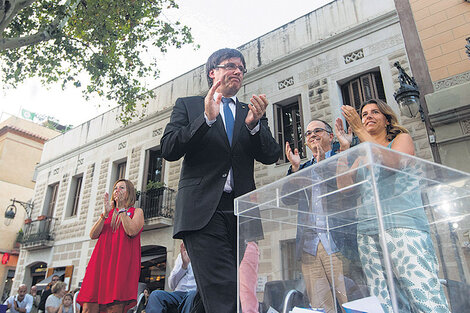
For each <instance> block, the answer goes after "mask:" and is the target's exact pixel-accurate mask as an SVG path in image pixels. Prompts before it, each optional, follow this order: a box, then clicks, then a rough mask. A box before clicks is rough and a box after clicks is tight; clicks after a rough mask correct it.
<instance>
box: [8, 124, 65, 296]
mask: <svg viewBox="0 0 470 313" xmlns="http://www.w3.org/2000/svg"><path fill="white" fill-rule="evenodd" d="M58 134H59V132H57V131H55V130H52V129H49V128H46V127H43V126H40V125H38V124H36V123H33V122H31V121H27V120H24V119H21V118H18V117H15V116H11V117H9V118H8V119H6V120H5V121H3V122H1V123H0V208H1V209H2V210H3V211H2V214H1V215H0V233H1V234H2V235H1V238H2V240H1V241H0V254H1V255H0V257H2V258H3V256H4V255H5V254H8V255H10V257H9V260H8V261H7V262H6V263H5V264H0V282H1V283H0V298H2V299H3V298H4V297H5V296H7V295H8V294H9V293H10V291H11V290H12V289H11V287H12V281H13V277H14V276H13V275H14V273H15V271H16V265H17V260H18V254H19V244H17V238H18V236H19V232H20V230H21V231H23V230H24V226H23V223H24V220H25V219H26V218H27V213H26V210H25V209H24V207H23V206H22V205H21V204H20V203H14V206H15V207H16V214H15V216H14V218H7V216H5V214H4V213H5V212H6V211H7V208H12V207H10V205H12V204H13V202H12V199H15V200H18V201H22V202H25V203H27V202H29V201H30V200H31V198H32V197H33V192H34V185H35V184H34V181H33V174H34V168H35V166H36V164H37V163H38V162H39V161H40V159H41V153H42V149H43V146H44V142H46V140H48V139H50V138H53V137H55V136H57V135H58ZM20 236H21V235H20ZM44 270H45V269H44ZM38 273H39V274H40V272H38ZM43 276H44V275H43ZM13 291H16V289H14V288H13ZM2 303H3V302H2Z"/></svg>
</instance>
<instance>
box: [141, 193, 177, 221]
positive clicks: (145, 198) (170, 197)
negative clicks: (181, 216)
mask: <svg viewBox="0 0 470 313" xmlns="http://www.w3.org/2000/svg"><path fill="white" fill-rule="evenodd" d="M174 196H175V191H174V190H173V189H170V188H168V187H161V188H158V189H152V190H148V191H145V192H142V193H141V194H140V206H141V208H142V210H143V211H144V217H145V219H146V220H147V219H151V218H155V217H165V218H170V219H172V218H173V214H174V209H173V204H174Z"/></svg>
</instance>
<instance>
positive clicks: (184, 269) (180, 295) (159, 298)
mask: <svg viewBox="0 0 470 313" xmlns="http://www.w3.org/2000/svg"><path fill="white" fill-rule="evenodd" d="M168 286H169V287H170V289H173V292H169V291H164V290H154V291H152V293H151V294H150V297H149V301H148V304H147V307H146V308H145V311H146V312H147V313H166V312H174V311H177V312H181V313H189V312H190V310H191V306H192V302H193V298H194V296H195V295H196V289H197V286H196V280H195V278H194V274H193V268H192V266H191V260H190V259H189V256H188V252H187V251H186V248H185V246H184V244H183V243H181V246H180V254H179V255H178V257H177V258H176V261H175V266H174V267H173V270H172V271H171V274H170V278H169V282H168Z"/></svg>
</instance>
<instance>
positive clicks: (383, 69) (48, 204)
mask: <svg viewBox="0 0 470 313" xmlns="http://www.w3.org/2000/svg"><path fill="white" fill-rule="evenodd" d="M239 49H240V50H241V51H242V53H243V54H244V56H245V58H246V61H247V69H248V73H247V74H246V76H245V79H244V84H243V87H242V88H241V90H240V91H239V93H238V95H237V96H238V97H239V99H240V100H241V101H245V102H247V101H248V100H249V98H250V97H251V95H252V94H260V93H264V94H266V95H267V98H268V99H269V101H270V103H271V104H270V105H269V106H268V109H267V112H266V115H267V117H268V120H269V126H270V128H271V131H272V133H273V135H274V137H275V138H276V139H277V140H278V141H279V144H280V145H281V146H282V147H284V143H285V141H289V142H290V143H291V144H292V145H293V146H295V147H297V148H299V149H302V148H303V147H304V141H303V135H302V134H303V133H304V130H305V127H306V126H307V124H308V123H309V122H310V120H312V119H315V118H319V119H323V120H325V121H327V122H329V123H331V124H333V123H334V120H335V119H336V118H337V117H340V116H341V115H340V106H341V105H342V104H351V105H356V106H357V105H358V104H359V103H360V102H362V101H363V100H365V99H367V98H370V97H378V98H381V99H383V100H385V101H387V102H388V103H389V104H390V105H391V106H392V108H393V109H394V110H395V112H399V110H398V107H397V104H396V102H395V101H394V98H393V93H394V91H395V90H397V89H398V87H399V82H398V78H397V70H396V69H395V68H394V66H393V64H394V62H395V61H400V63H401V64H402V66H403V67H404V68H405V69H406V70H407V71H408V72H410V67H409V60H408V55H407V52H406V49H405V44H404V39H403V34H402V30H401V28H400V22H399V19H398V15H397V11H396V9H395V3H394V1H393V0H383V1H373V0H364V1H356V0H338V1H333V2H331V3H330V4H328V5H325V6H323V7H321V8H319V9H317V10H315V11H313V12H311V13H309V14H306V15H305V16H302V17H300V18H298V19H296V20H294V21H292V22H290V23H288V24H286V25H283V26H281V27H279V28H277V29H275V30H273V31H271V32H269V33H267V34H265V35H263V36H261V37H259V38H257V39H255V40H253V41H250V42H248V43H246V44H245V45H243V46H241V47H239ZM207 90H208V87H207V83H206V77H205V71H204V66H202V65H201V66H199V67H197V68H195V69H194V70H192V71H190V72H188V73H186V74H184V75H181V76H179V77H176V78H174V79H173V80H171V81H169V82H167V83H165V84H163V85H161V86H159V87H157V88H156V90H155V94H156V96H155V98H153V99H152V100H151V102H150V103H149V105H148V106H147V107H146V108H145V110H146V117H145V118H143V119H141V120H138V121H137V120H136V121H134V122H133V123H131V124H130V125H129V126H127V127H122V126H121V125H120V124H119V122H118V121H117V120H116V116H117V115H118V114H119V109H118V108H116V109H113V110H110V111H109V112H106V113H104V114H102V115H100V116H98V117H96V118H94V119H92V120H90V121H88V122H86V123H84V124H82V125H80V126H78V127H76V128H74V129H72V130H70V131H69V132H67V133H65V134H63V135H61V136H59V137H57V138H54V139H53V140H50V141H49V142H47V144H46V147H45V150H44V153H43V156H42V159H41V162H40V164H39V165H38V167H37V169H36V171H37V185H36V188H35V194H34V205H35V208H36V209H35V211H34V212H33V218H37V217H38V216H41V215H45V214H46V215H48V214H49V213H50V214H51V215H50V216H49V215H48V216H49V217H50V218H51V220H53V221H54V223H53V225H52V223H51V224H50V225H49V228H47V229H46V230H47V232H48V233H49V235H50V236H49V237H47V238H46V239H47V240H43V241H40V242H39V241H36V242H30V243H29V244H26V245H25V244H24V245H23V246H22V248H21V253H20V257H19V261H18V266H19V267H20V268H23V269H24V270H23V271H17V273H16V276H15V284H16V285H18V284H20V283H22V282H25V283H30V281H31V279H30V277H29V275H30V274H29V269H30V268H31V267H32V266H33V265H35V264H37V263H38V262H43V263H45V264H47V267H48V268H50V269H51V273H52V272H53V271H57V272H59V271H61V270H64V271H66V272H67V271H68V274H67V275H66V277H68V278H69V280H68V281H69V283H70V287H76V286H78V285H79V282H80V281H81V280H82V279H83V277H84V274H85V269H86V265H87V263H88V260H89V258H90V256H91V252H92V250H93V248H94V246H95V244H96V241H94V240H90V238H89V236H88V233H89V231H90V229H91V227H92V225H93V224H94V222H95V221H96V220H97V219H98V216H99V214H100V213H101V210H102V206H103V194H104V193H105V192H107V191H108V192H110V191H111V189H112V184H113V182H114V181H115V180H116V179H117V178H118V177H120V176H123V177H126V178H128V179H130V180H131V181H132V182H133V183H134V184H135V186H136V188H137V190H139V191H141V192H142V193H141V197H140V200H139V202H138V205H140V206H141V207H143V209H144V212H147V211H152V210H154V209H155V212H156V213H155V214H153V213H152V214H148V216H147V215H146V219H145V226H144V231H143V232H142V249H143V254H142V262H143V264H147V263H148V262H149V263H152V262H154V263H152V264H150V265H149V269H148V275H147V274H145V275H143V276H142V277H141V278H142V279H143V280H144V281H143V282H147V283H151V284H154V286H157V285H158V284H157V283H156V282H157V281H162V279H163V278H164V277H165V275H166V273H169V271H170V270H171V268H172V265H173V261H174V259H175V258H176V256H177V254H178V252H179V248H178V247H179V243H178V242H176V241H175V240H173V239H172V237H171V235H172V223H173V221H172V218H171V217H172V210H173V209H174V201H173V200H174V191H175V190H177V188H178V179H179V173H180V168H181V160H180V161H177V162H165V161H162V160H161V158H160V157H159V143H160V139H161V137H162V134H163V130H164V128H165V125H166V124H167V123H168V121H169V118H170V114H171V110H172V106H173V104H174V103H175V101H176V99H177V98H178V97H182V96H187V95H204V94H205V93H206V92H207ZM400 121H401V123H402V124H404V125H405V126H406V127H407V128H408V129H409V130H410V133H411V135H412V137H413V139H414V142H415V146H416V153H417V156H419V157H421V158H424V159H427V160H432V154H431V150H430V146H429V143H428V137H427V134H426V130H425V127H424V125H423V122H421V119H420V118H419V117H417V118H406V117H401V116H400ZM302 156H303V159H304V160H303V161H306V160H307V159H310V158H311V157H312V155H311V154H310V152H309V151H304V150H302ZM287 169H288V163H286V160H285V158H284V157H281V159H280V160H279V162H278V163H277V164H275V165H270V166H265V165H263V164H259V163H257V164H255V180H256V183H257V186H258V187H260V186H263V185H266V184H268V183H271V182H273V181H275V180H277V179H279V178H282V177H284V176H285V175H286V172H287ZM155 180H159V181H161V182H163V183H164V184H165V187H163V188H162V189H160V191H161V190H163V192H161V194H159V196H158V197H154V198H152V197H151V196H149V195H151V193H152V192H154V191H147V190H146V186H147V185H148V183H149V181H155ZM78 185H80V188H77V186H78ZM160 191H158V192H160ZM53 195H55V196H53ZM75 199H78V200H77V201H75ZM151 199H154V200H155V199H157V200H156V202H155V201H154V202H153V204H150V203H151V202H152V201H151ZM75 204H76V205H75ZM152 212H153V211H152ZM146 214H147V213H146ZM35 231H40V229H39V228H38V229H36V230H35ZM265 231H266V230H265ZM269 235H273V236H284V237H285V238H284V239H285V240H286V241H289V240H290V242H292V239H293V238H295V229H294V228H292V227H291V228H290V229H287V230H286V231H283V232H274V231H273V232H272V233H271V234H266V236H269ZM276 253H280V250H278V249H275V248H274V249H273V248H272V247H263V249H262V258H263V259H264V260H269V259H272V257H274V256H276V259H279V258H281V257H282V256H280V255H276ZM162 256H163V257H162ZM164 264H166V265H167V266H166V268H165V269H164V271H163V273H162V272H161V269H162V267H161V266H163V265H164ZM276 264H278V266H282V264H280V263H276ZM263 266H267V264H263V263H262V264H260V270H262V269H263ZM159 270H160V272H159ZM146 275H147V276H146ZM144 276H146V277H147V278H148V281H145V279H147V278H145V277H144ZM144 278H145V279H144ZM159 287H163V286H162V285H160V286H159ZM165 288H167V286H165Z"/></svg>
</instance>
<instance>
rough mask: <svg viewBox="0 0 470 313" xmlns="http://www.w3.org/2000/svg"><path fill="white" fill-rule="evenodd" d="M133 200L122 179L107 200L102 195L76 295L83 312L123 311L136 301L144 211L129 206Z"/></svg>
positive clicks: (128, 184) (127, 183)
mask: <svg viewBox="0 0 470 313" xmlns="http://www.w3.org/2000/svg"><path fill="white" fill-rule="evenodd" d="M135 200H136V196H135V189H134V185H133V184H132V183H131V182H130V181H129V180H126V179H120V180H118V181H117V182H116V183H115V184H114V188H113V194H112V199H111V202H110V201H109V195H108V193H106V194H105V195H104V209H103V213H102V214H101V216H100V217H99V219H98V221H96V223H95V225H93V227H92V229H91V231H90V237H91V239H98V242H97V243H96V246H95V249H94V250H93V254H92V255H91V259H90V262H89V263H88V266H87V269H86V273H85V278H84V279H83V283H82V287H81V289H80V293H79V294H78V298H77V302H78V303H80V304H81V305H82V306H83V310H84V313H96V312H107V313H123V312H127V310H128V309H130V308H132V307H133V306H134V305H135V304H136V298H137V287H138V282H139V276H140V233H141V231H142V227H143V225H144V214H143V211H142V209H136V208H134V207H133V205H134V202H135Z"/></svg>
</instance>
